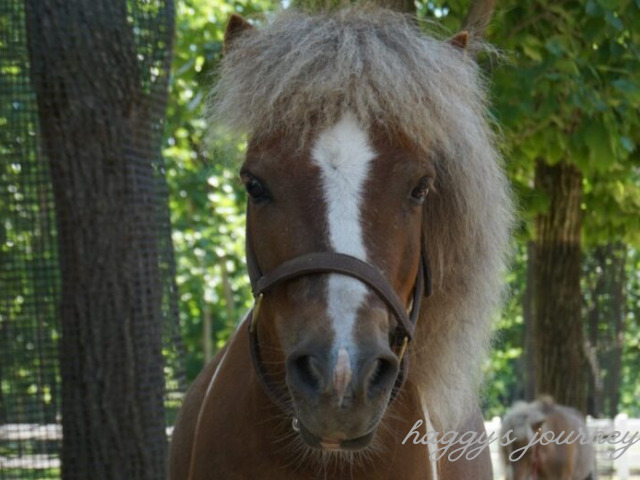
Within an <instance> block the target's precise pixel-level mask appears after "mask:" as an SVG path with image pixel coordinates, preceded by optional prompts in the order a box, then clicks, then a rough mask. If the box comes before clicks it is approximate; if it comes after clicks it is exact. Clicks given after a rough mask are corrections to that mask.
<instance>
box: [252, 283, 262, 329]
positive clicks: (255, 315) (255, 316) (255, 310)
mask: <svg viewBox="0 0 640 480" xmlns="http://www.w3.org/2000/svg"><path fill="white" fill-rule="evenodd" d="M263 298H264V293H261V294H260V295H258V297H257V298H256V301H255V303H254V304H253V313H252V314H251V326H250V327H249V331H250V332H251V333H253V332H254V331H255V329H256V325H257V324H258V316H259V315H260V307H261V306H262V299H263Z"/></svg>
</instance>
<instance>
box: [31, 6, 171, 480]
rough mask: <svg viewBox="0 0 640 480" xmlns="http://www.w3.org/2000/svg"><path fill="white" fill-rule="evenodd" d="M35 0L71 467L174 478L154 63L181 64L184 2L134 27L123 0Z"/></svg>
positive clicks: (158, 89) (67, 473)
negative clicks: (178, 11) (177, 24)
mask: <svg viewBox="0 0 640 480" xmlns="http://www.w3.org/2000/svg"><path fill="white" fill-rule="evenodd" d="M26 5H27V32H28V42H29V55H30V62H31V77H32V82H33V87H34V89H35V91H36V96H37V102H38V114H39V120H40V135H41V141H42V143H41V145H42V150H43V152H42V153H43V154H44V155H45V157H46V158H47V160H48V162H49V164H50V168H51V175H52V182H53V191H54V198H55V206H56V216H57V227H58V238H59V245H60V249H59V250H60V268H61V281H62V299H61V307H60V308H61V325H62V339H61V348H60V359H61V360H60V364H61V376H62V417H63V420H62V423H63V447H62V477H63V478H64V479H87V478H92V479H118V480H121V479H161V478H165V477H166V468H165V462H166V458H165V457H166V449H167V445H166V444H167V440H166V435H165V418H164V401H163V397H164V372H163V365H164V361H163V357H162V310H161V309H162V299H163V290H162V283H161V278H160V272H159V258H158V244H157V238H158V236H159V234H161V231H160V224H159V223H158V222H159V220H160V215H159V212H160V211H161V208H159V204H158V202H159V201H162V200H161V199H162V198H163V197H162V196H161V194H160V192H159V190H158V189H159V178H161V177H159V176H158V175H159V173H158V172H157V171H156V166H157V164H156V160H157V159H158V157H159V152H160V140H161V137H160V132H161V129H160V127H161V122H162V118H163V116H164V104H163V102H164V101H166V93H167V90H166V74H161V75H160V77H158V78H156V79H155V80H150V78H151V75H150V73H149V72H150V71H151V67H154V68H156V67H157V68H159V69H160V70H161V71H163V72H166V69H167V68H168V65H169V60H170V51H171V40H172V36H173V35H172V28H173V7H172V4H171V3H170V1H168V2H166V3H164V4H161V5H160V6H158V7H155V8H157V9H158V10H159V13H157V15H158V17H160V18H161V19H162V25H159V24H158V25H154V27H155V28H156V29H155V30H154V29H151V30H149V29H139V30H138V33H136V34H135V35H136V36H135V37H134V31H133V25H132V23H133V22H134V21H135V20H136V15H137V14H138V13H139V12H138V13H137V12H136V10H135V5H134V10H133V12H132V11H129V9H128V6H129V7H130V6H131V5H129V4H128V3H127V2H125V1H124V0H121V1H114V0H92V2H87V1H81V0H27V4H26ZM145 15H146V13H145ZM132 18H133V19H132ZM147 20H148V19H147ZM154 36H155V38H156V40H157V41H159V42H163V45H160V43H159V42H158V43H154V44H149V43H148V42H150V40H149V39H150V38H154ZM137 44H142V47H143V48H144V50H141V56H139V55H138V48H137ZM153 58H155V59H159V60H158V61H157V63H155V64H151V63H149V62H150V61H151V60H150V59H153ZM144 62H147V63H145V64H144V65H143V63H144Z"/></svg>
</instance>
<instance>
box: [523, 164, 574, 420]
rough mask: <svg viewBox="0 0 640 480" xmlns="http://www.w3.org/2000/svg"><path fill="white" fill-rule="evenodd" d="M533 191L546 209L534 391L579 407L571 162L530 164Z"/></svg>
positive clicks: (540, 222) (539, 226)
mask: <svg viewBox="0 0 640 480" xmlns="http://www.w3.org/2000/svg"><path fill="white" fill-rule="evenodd" d="M535 185H536V189H537V190H538V191H540V192H544V193H545V194H546V195H547V197H548V199H549V210H548V211H547V212H546V213H541V214H538V216H537V218H536V247H535V274H534V277H535V287H534V288H535V292H534V298H535V300H534V302H535V323H534V346H535V352H536V353H535V365H536V393H537V394H538V395H541V394H550V395H552V396H553V397H554V398H555V399H556V401H557V402H559V403H562V404H565V405H570V406H573V407H575V408H577V409H579V410H580V411H582V412H584V411H585V407H586V405H585V394H586V392H585V381H584V371H585V357H584V350H583V349H584V333H583V328H582V319H581V292H580V272H581V265H580V230H581V210H580V202H581V197H582V174H581V172H580V170H578V168H577V167H576V166H574V165H571V164H569V163H567V162H562V163H559V164H557V165H553V166H550V165H547V164H545V163H544V161H542V160H538V161H537V162H536V172H535Z"/></svg>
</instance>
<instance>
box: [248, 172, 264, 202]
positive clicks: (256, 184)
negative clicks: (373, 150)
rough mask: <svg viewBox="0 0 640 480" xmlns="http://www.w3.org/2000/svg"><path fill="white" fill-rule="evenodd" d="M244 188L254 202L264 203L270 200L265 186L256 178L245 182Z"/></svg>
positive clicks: (249, 178)
mask: <svg viewBox="0 0 640 480" xmlns="http://www.w3.org/2000/svg"><path fill="white" fill-rule="evenodd" d="M244 187H245V189H246V190H247V193H248V194H249V196H250V197H251V199H252V200H253V201H254V202H262V201H265V200H268V198H269V193H268V192H267V189H266V188H265V186H264V185H263V184H262V182H261V181H260V180H258V179H257V178H256V177H254V176H248V177H247V179H246V180H245V182H244Z"/></svg>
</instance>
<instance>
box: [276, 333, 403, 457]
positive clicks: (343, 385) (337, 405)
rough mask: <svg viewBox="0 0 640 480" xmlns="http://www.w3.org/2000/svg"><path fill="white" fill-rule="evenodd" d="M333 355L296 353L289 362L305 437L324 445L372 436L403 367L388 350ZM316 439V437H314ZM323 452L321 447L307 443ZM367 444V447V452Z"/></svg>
mask: <svg viewBox="0 0 640 480" xmlns="http://www.w3.org/2000/svg"><path fill="white" fill-rule="evenodd" d="M333 357H334V358H332V356H331V355H330V352H328V351H326V352H322V351H312V350H309V349H305V350H296V351H294V352H292V353H291V354H289V356H288V357H287V363H286V368H287V385H288V388H289V391H290V393H291V397H292V399H293V401H294V406H295V410H296V413H297V416H298V418H299V422H300V423H301V425H302V428H303V429H304V431H305V432H306V433H307V435H306V436H305V435H302V438H303V439H305V440H306V439H307V438H311V436H312V435H313V436H314V437H316V438H317V439H318V440H323V441H325V440H326V442H324V443H326V444H330V443H331V442H335V441H340V442H345V441H347V442H348V441H349V440H352V439H356V438H361V437H363V436H368V435H369V433H371V431H372V429H375V427H376V426H377V422H378V421H379V419H380V418H381V417H382V414H383V412H384V409H385V408H386V405H387V403H388V399H389V396H390V394H391V390H392V389H393V386H394V383H395V380H396V377H397V375H398V373H399V368H400V362H399V359H398V357H397V356H396V355H394V354H393V352H392V351H391V349H390V348H384V347H380V346H378V345H375V346H371V347H369V348H360V352H359V355H358V356H357V357H356V358H351V356H349V354H348V353H347V351H346V349H343V348H341V349H339V351H338V354H337V355H333ZM310 434H312V435H310ZM307 443H310V445H311V446H314V447H319V446H320V447H321V446H322V444H323V442H321V441H317V442H312V443H311V442H307ZM364 446H366V445H363V447H364Z"/></svg>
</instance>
